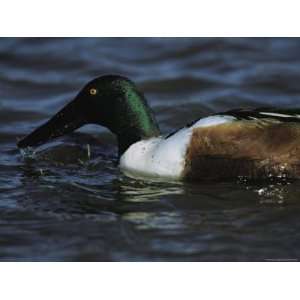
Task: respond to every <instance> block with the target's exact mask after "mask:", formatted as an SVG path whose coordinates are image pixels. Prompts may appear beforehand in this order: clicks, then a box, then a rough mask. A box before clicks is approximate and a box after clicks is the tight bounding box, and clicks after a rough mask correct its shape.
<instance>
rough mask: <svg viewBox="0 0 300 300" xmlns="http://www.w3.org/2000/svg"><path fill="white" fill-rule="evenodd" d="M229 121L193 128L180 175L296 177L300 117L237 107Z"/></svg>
mask: <svg viewBox="0 0 300 300" xmlns="http://www.w3.org/2000/svg"><path fill="white" fill-rule="evenodd" d="M224 115H230V116H233V117H234V118H235V120H234V121H233V122H226V123H224V124H220V125H216V126H208V127H195V128H193V133H192V137H191V140H190V143H189V146H188V148H187V152H186V161H185V168H184V173H183V177H184V178H185V179H188V180H197V179H227V178H228V179H229V178H233V177H240V176H241V177H247V178H252V179H263V178H269V177H292V178H298V177H300V118H299V115H298V114H297V113H296V112H294V113H291V112H290V113H287V111H284V112H283V111H280V110H276V111H274V110H273V111H271V110H269V111H262V110H253V111H249V110H239V111H238V110H237V111H230V112H227V113H224Z"/></svg>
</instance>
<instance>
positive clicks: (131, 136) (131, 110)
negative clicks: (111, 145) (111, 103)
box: [117, 89, 160, 157]
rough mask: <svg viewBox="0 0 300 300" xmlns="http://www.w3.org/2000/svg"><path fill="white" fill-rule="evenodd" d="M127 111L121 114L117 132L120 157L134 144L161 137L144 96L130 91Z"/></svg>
mask: <svg viewBox="0 0 300 300" xmlns="http://www.w3.org/2000/svg"><path fill="white" fill-rule="evenodd" d="M126 98H127V101H126V103H127V105H126V109H125V110H126V111H124V107H123V111H122V112H120V116H121V117H120V120H119V128H118V130H117V136H118V146H119V157H121V156H122V154H123V153H124V152H125V151H126V150H127V149H128V148H129V147H130V146H131V145H132V144H134V143H136V142H138V141H141V140H145V139H149V138H151V137H156V136H159V135H160V130H159V126H158V123H157V122H156V120H155V117H154V114H153V112H152V110H151V108H150V107H149V106H148V104H147V102H146V99H145V98H144V96H143V95H142V94H141V93H139V92H137V91H132V90H130V89H129V90H128V91H127V93H126Z"/></svg>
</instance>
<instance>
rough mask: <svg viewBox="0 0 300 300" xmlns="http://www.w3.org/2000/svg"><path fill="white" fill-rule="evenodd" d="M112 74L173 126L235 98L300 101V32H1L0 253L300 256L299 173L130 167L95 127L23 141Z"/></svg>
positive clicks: (123, 257) (65, 257) (39, 256)
mask: <svg viewBox="0 0 300 300" xmlns="http://www.w3.org/2000/svg"><path fill="white" fill-rule="evenodd" d="M105 73H119V74H122V75H125V76H128V77H129V78H131V79H132V80H134V81H135V82H136V83H137V84H138V86H139V87H140V88H141V89H142V90H143V91H144V92H145V94H146V97H147V99H148V101H149V103H150V105H151V106H152V107H153V109H154V111H155V114H156V116H157V118H158V121H159V123H160V126H161V129H162V131H163V132H164V133H167V132H171V131H173V130H174V129H176V128H177V127H180V126H183V125H185V124H186V123H188V122H190V121H191V120H193V119H195V118H197V117H201V116H205V115H207V114H209V113H213V112H217V111H223V110H226V109H232V108H237V107H257V106H268V105H276V106H282V107H299V106H300V105H299V100H300V84H299V80H300V39H202V38H201V39H166V38H163V39H158V38H156V39H140V38H138V39H134V38H132V39H123V38H119V39H99V38H97V39H86V38H84V39H5V38H1V39H0V96H1V97H0V145H1V150H0V192H1V194H0V224H1V226H0V260H5V261H15V260H22V261H44V260H46V261H82V260H83V261H107V260H109V261H111V260H113V261H166V260H167V261H237V260H238V261H253V260H255V261H257V260H258V261H264V260H268V259H297V258H298V257H299V256H300V255H299V254H300V250H299V249H300V247H299V246H300V222H299V213H300V185H299V182H296V181H281V182H256V183H254V182H247V181H243V180H236V181H235V182H218V183H216V182H214V183H207V182H206V183H200V184H182V183H166V182H149V181H143V180H134V179H130V178H127V177H125V176H124V175H122V174H121V173H120V172H119V170H118V168H117V155H116V154H117V148H116V144H115V138H114V137H113V136H112V135H111V134H110V133H109V132H108V131H107V130H106V129H104V128H101V127H96V126H86V127H84V128H82V129H81V130H79V131H77V132H75V133H73V134H71V135H69V136H65V137H63V138H60V139H58V140H56V141H54V142H52V143H48V144H47V145H44V146H42V147H40V148H39V149H34V150H32V151H31V153H27V154H26V155H25V156H23V155H22V154H21V153H20V151H19V150H18V149H16V145H15V144H16V141H17V140H18V139H20V138H22V137H23V136H24V135H25V134H27V133H29V132H30V131H31V130H32V129H34V128H35V127H36V126H38V125H39V124H41V123H42V122H44V121H45V120H46V119H47V118H49V117H50V116H52V114H53V113H55V112H56V111H57V110H58V109H60V108H61V107H62V106H64V104H65V103H67V102H68V101H69V100H71V99H72V98H73V97H74V96H75V94H76V93H77V92H78V90H79V89H80V88H81V87H82V86H83V85H84V84H85V83H86V82H87V81H88V80H90V79H92V78H94V77H96V76H98V75H101V74H105ZM88 145H89V146H88ZM88 147H89V148H90V155H89V151H88Z"/></svg>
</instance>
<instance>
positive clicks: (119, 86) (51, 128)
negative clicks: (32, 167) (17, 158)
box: [18, 75, 160, 155]
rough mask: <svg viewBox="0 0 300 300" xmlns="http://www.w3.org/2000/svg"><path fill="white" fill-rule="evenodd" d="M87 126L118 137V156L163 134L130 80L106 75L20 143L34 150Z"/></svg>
mask: <svg viewBox="0 0 300 300" xmlns="http://www.w3.org/2000/svg"><path fill="white" fill-rule="evenodd" d="M86 124H98V125H101V126H104V127H107V128H108V129H110V130H111V131H112V132H113V133H114V134H116V135H117V138H118V143H119V155H121V154H122V153H123V152H124V151H126V150H127V148H128V147H129V146H130V145H131V144H133V143H135V142H137V141H139V140H142V139H147V138H150V137H154V136H157V135H159V134H160V131H159V127H158V125H157V122H156V121H155V118H154V116H153V113H152V111H151V109H150V108H149V106H148V104H147V102H146V99H145V98H144V96H143V94H142V93H141V92H139V91H138V89H137V87H136V86H135V84H134V83H133V82H131V81H130V80H129V79H127V78H125V77H122V76H116V75H106V76H101V77H98V78H96V79H94V80H92V81H90V82H89V83H88V84H86V85H85V86H84V87H83V89H82V90H81V91H80V92H79V94H78V95H77V96H76V97H75V99H74V100H73V101H71V102H70V103H69V104H67V105H66V106H65V107H64V108H63V109H62V110H60V111H59V112H58V113H57V114H56V115H54V116H53V117H52V118H51V119H50V120H49V121H48V122H46V123H45V124H43V125H42V126H40V127H39V128H37V129H36V130H34V131H33V132H32V133H31V134H29V135H28V136H26V137H25V138H24V139H23V140H21V141H20V142H19V143H18V147H19V148H25V147H34V146H38V145H41V144H43V143H45V142H47V141H49V140H51V139H54V138H57V137H59V136H62V135H65V134H67V133H70V132H72V131H74V130H75V129H77V128H79V127H81V126H83V125H86Z"/></svg>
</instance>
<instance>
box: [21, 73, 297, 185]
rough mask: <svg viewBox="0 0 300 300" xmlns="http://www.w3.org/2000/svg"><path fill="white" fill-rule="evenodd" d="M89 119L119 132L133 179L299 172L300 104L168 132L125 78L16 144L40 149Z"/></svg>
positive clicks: (104, 83)
mask: <svg viewBox="0 0 300 300" xmlns="http://www.w3.org/2000/svg"><path fill="white" fill-rule="evenodd" d="M86 124H98V125H100V126H104V127H106V128H108V129H109V130H110V131H111V132H112V133H113V134H115V135H116V137H117V142H118V157H119V167H120V169H121V171H122V172H123V173H125V174H126V175H128V176H133V177H135V176H137V177H140V176H142V177H151V178H155V179H162V180H163V179H167V180H176V181H203V180H226V179H234V178H250V179H265V178H270V177H272V178H274V177H280V178H281V177H284V178H299V177H300V109H298V110H297V109H294V110H293V109H279V108H269V107H267V108H263V109H262V108H255V109H249V108H248V109H247V108H239V109H232V110H229V111H226V112H221V113H214V114H211V115H208V116H206V117H202V118H200V119H197V120H194V121H193V122H191V123H189V124H187V125H186V126H184V127H182V128H180V129H178V130H176V131H174V132H172V133H170V134H167V135H163V134H162V133H161V131H160V129H159V125H158V123H157V121H156V119H155V116H154V113H153V111H152V109H151V108H150V106H149V105H148V103H147V101H146V98H145V96H144V94H143V93H142V92H141V91H140V90H139V89H138V87H137V86H136V84H135V83H134V82H132V81H131V80H129V79H128V78H126V77H124V76H120V75H103V76H100V77H97V78H95V79H93V80H91V81H90V82H88V83H87V84H86V85H85V86H84V87H83V88H82V89H81V90H80V92H79V93H78V94H77V96H76V97H75V98H74V99H73V100H72V101H71V102H69V103H68V104H67V105H66V106H65V107H63V108H62V109H61V110H60V111H59V112H58V113H56V114H55V115H54V116H53V117H52V118H51V119H50V120H48V121H46V123H44V124H43V125H41V126H40V127H38V128H37V129H35V130H34V131H33V132H32V133H30V134H29V135H27V136H26V137H25V138H23V139H22V140H20V141H19V142H18V144H17V146H18V147H19V148H27V147H37V146H39V145H41V144H44V143H46V142H48V141H50V140H52V139H55V138H58V137H60V136H63V135H65V134H68V133H71V132H73V131H74V130H76V129H78V128H80V127H82V126H83V125H86Z"/></svg>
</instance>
